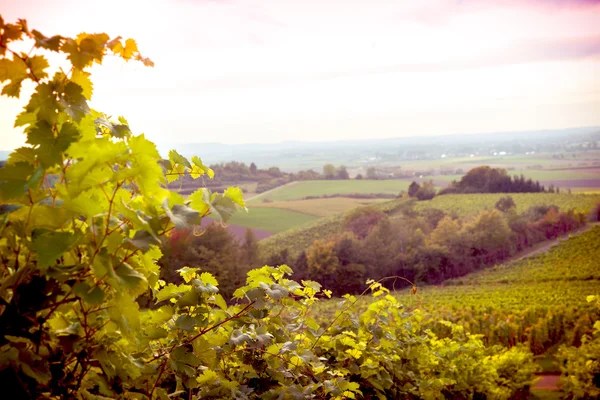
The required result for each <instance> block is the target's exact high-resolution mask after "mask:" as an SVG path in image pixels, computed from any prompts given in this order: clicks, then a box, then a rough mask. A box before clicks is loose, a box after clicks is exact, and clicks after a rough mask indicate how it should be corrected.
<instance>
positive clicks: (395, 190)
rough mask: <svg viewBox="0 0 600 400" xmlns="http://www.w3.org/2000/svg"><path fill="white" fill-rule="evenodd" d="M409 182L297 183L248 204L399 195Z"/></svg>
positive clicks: (337, 181) (335, 181)
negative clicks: (345, 196) (328, 197)
mask: <svg viewBox="0 0 600 400" xmlns="http://www.w3.org/2000/svg"><path fill="white" fill-rule="evenodd" d="M408 185H410V181H407V180H378V181H372V180H358V181H357V180H331V181H325V180H323V181H299V182H296V183H294V184H293V185H287V186H283V187H281V188H278V189H275V190H273V191H271V192H270V193H268V194H267V195H265V196H260V197H259V198H257V199H255V200H250V201H249V203H259V202H263V201H264V199H268V200H270V201H289V200H301V199H303V198H305V197H308V196H325V195H333V194H350V193H361V194H373V193H385V194H399V193H400V192H401V191H403V190H406V189H408Z"/></svg>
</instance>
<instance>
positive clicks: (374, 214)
mask: <svg viewBox="0 0 600 400" xmlns="http://www.w3.org/2000/svg"><path fill="white" fill-rule="evenodd" d="M384 217H385V214H384V213H383V212H382V211H380V210H379V209H377V208H375V207H373V206H367V207H359V208H356V209H354V210H352V211H349V212H348V213H346V215H345V217H344V229H345V230H348V231H350V232H352V233H353V234H354V235H356V237H358V238H360V239H364V238H365V237H366V236H367V234H368V233H369V232H370V231H371V229H373V227H374V226H375V225H377V223H378V222H379V221H380V220H381V219H382V218H384Z"/></svg>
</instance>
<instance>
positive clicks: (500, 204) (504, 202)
mask: <svg viewBox="0 0 600 400" xmlns="http://www.w3.org/2000/svg"><path fill="white" fill-rule="evenodd" d="M516 206H517V205H516V204H515V201H514V200H513V198H512V197H510V196H506V197H502V198H500V200H498V201H497V202H496V205H495V208H496V209H497V210H499V211H501V212H507V211H508V210H510V209H511V208H513V207H516Z"/></svg>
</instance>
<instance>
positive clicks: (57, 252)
mask: <svg viewBox="0 0 600 400" xmlns="http://www.w3.org/2000/svg"><path fill="white" fill-rule="evenodd" d="M31 237H32V241H31V244H30V247H31V250H33V251H35V252H36V253H37V254H38V267H47V266H49V265H51V264H53V263H55V262H56V259H57V258H59V257H60V256H61V255H62V254H63V253H64V252H66V251H67V250H69V249H70V248H71V247H73V246H74V245H75V243H77V240H78V238H79V236H78V235H76V234H75V233H72V232H56V231H50V230H47V229H34V230H33V232H32V233H31Z"/></svg>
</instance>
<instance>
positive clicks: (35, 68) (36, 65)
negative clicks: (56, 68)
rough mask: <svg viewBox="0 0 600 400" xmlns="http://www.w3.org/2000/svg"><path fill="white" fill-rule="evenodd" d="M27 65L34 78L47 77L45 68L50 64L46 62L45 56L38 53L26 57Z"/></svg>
mask: <svg viewBox="0 0 600 400" xmlns="http://www.w3.org/2000/svg"><path fill="white" fill-rule="evenodd" d="M27 66H28V67H29V69H30V71H31V73H32V74H33V76H34V77H35V78H37V79H44V78H46V77H48V74H47V73H46V71H45V69H46V68H48V67H49V66H50V64H48V60H46V57H44V56H40V55H36V56H32V57H29V58H27Z"/></svg>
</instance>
